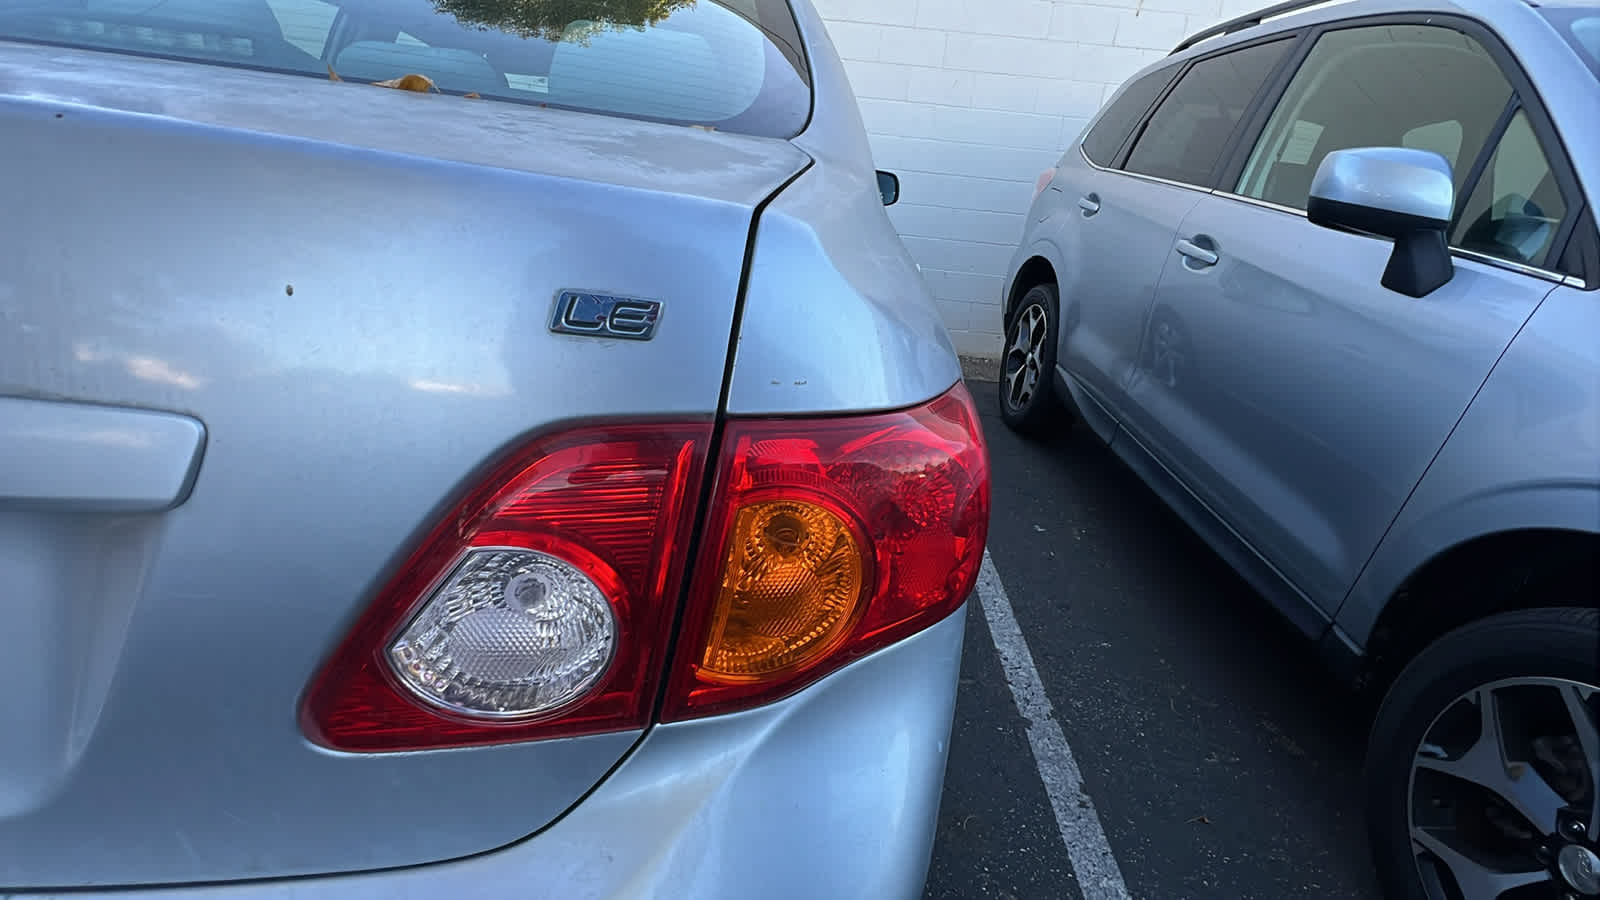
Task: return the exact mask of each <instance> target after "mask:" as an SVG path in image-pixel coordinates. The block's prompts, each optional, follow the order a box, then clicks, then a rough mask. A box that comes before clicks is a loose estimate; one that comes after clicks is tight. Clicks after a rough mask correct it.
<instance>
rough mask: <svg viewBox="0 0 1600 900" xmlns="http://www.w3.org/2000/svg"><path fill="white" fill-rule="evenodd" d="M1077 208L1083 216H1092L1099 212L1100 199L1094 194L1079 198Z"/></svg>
mask: <svg viewBox="0 0 1600 900" xmlns="http://www.w3.org/2000/svg"><path fill="white" fill-rule="evenodd" d="M1078 208H1079V209H1081V210H1083V214H1084V215H1086V216H1092V215H1094V214H1095V213H1097V212H1099V211H1100V198H1099V197H1097V196H1095V195H1094V194H1090V195H1089V196H1087V197H1079V198H1078Z"/></svg>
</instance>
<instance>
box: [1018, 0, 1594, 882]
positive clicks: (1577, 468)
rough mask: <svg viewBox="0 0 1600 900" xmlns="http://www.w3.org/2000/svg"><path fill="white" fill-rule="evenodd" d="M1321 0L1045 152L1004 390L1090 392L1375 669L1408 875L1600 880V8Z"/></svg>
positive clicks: (1207, 516)
mask: <svg viewBox="0 0 1600 900" xmlns="http://www.w3.org/2000/svg"><path fill="white" fill-rule="evenodd" d="M1312 6H1313V5H1312V4H1307V3H1303V2H1302V3H1294V4H1285V5H1281V6H1277V7H1273V8H1271V9H1268V10H1264V11H1262V12H1260V13H1256V14H1253V15H1250V16H1247V17H1244V18H1241V19H1238V20H1235V21H1232V22H1228V23H1226V24H1224V25H1222V26H1219V27H1217V28H1213V29H1210V30H1208V31H1205V32H1202V33H1201V34H1198V35H1195V36H1194V37H1192V38H1190V39H1189V40H1187V41H1185V42H1184V43H1183V44H1181V45H1180V46H1179V47H1178V48H1177V50H1176V51H1174V52H1173V54H1171V55H1170V56H1169V57H1167V58H1166V59H1164V60H1162V61H1161V62H1159V63H1156V64H1154V65H1152V66H1150V67H1148V68H1147V69H1145V70H1144V71H1142V72H1141V73H1139V74H1138V75H1136V76H1135V77H1134V78H1132V79H1131V80H1130V81H1129V82H1128V83H1127V84H1125V85H1124V86H1123V87H1122V89H1121V90H1120V91H1119V92H1118V93H1117V94H1116V95H1115V96H1114V97H1113V99H1112V101H1111V102H1110V103H1109V104H1108V106H1107V108H1106V109H1105V110H1104V111H1103V112H1102V113H1101V114H1100V115H1099V116H1098V118H1097V119H1096V120H1095V121H1093V122H1092V123H1091V124H1090V126H1089V127H1088V128H1087V129H1086V130H1085V132H1084V134H1083V137H1082V139H1081V140H1080V141H1079V142H1078V143H1077V144H1076V145H1075V146H1073V147H1071V148H1070V149H1069V150H1068V152H1067V153H1066V154H1065V156H1063V157H1062V159H1061V160H1060V162H1059V163H1058V165H1057V167H1056V168H1055V169H1053V170H1051V171H1050V172H1048V173H1046V174H1045V175H1044V176H1042V177H1041V178H1040V182H1039V188H1038V193H1037V195H1036V198H1035V200H1034V203H1033V206H1032V209H1031V210H1030V212H1029V215H1028V219H1027V223H1028V224H1027V230H1026V233H1025V235H1024V238H1023V241H1022V244H1021V246H1020V248H1019V249H1018V252H1017V254H1016V256H1015V258H1014V260H1013V262H1012V266H1011V270H1010V277H1009V278H1008V280H1007V285H1006V292H1005V305H1004V309H1005V326H1006V335H1007V342H1006V351H1005V363H1004V367H1003V375H1002V378H1001V385H1000V391H1001V406H1002V410H1003V413H1004V416H1005V419H1006V421H1007V423H1008V424H1010V425H1011V426H1012V427H1013V428H1015V429H1017V430H1019V431H1023V432H1028V433H1038V432H1040V431H1043V430H1045V429H1048V428H1050V427H1052V426H1054V425H1056V424H1058V423H1059V422H1061V421H1062V420H1063V416H1062V414H1061V412H1060V410H1061V409H1062V408H1063V407H1065V408H1066V409H1068V410H1070V412H1071V413H1072V414H1073V415H1075V417H1076V418H1077V419H1079V420H1081V421H1082V422H1083V423H1084V425H1086V426H1087V428H1088V430H1090V431H1092V432H1093V433H1094V434H1096V435H1097V436H1098V437H1099V438H1100V439H1102V440H1104V441H1106V442H1107V443H1109V444H1110V446H1111V448H1112V450H1113V451H1114V452H1115V453H1117V454H1118V455H1119V456H1120V457H1121V458H1122V459H1123V460H1125V461H1126V462H1127V464H1128V465H1129V466H1131V467H1132V468H1133V469H1134V470H1135V471H1137V472H1138V473H1139V474H1140V476H1141V477H1142V478H1143V479H1144V480H1145V481H1146V482H1147V483H1148V484H1149V485H1150V486H1151V487H1152V488H1153V489H1154V490H1155V491H1156V492H1157V493H1158V494H1159V495H1161V496H1162V497H1163V498H1164V499H1165V500H1166V502H1167V503H1169V504H1170V505H1171V506H1172V507H1173V508H1174V509H1175V510H1176V511H1177V512H1178V513H1179V514H1180V515H1182V516H1183V517H1184V518H1185V519H1186V520H1187V521H1188V522H1189V523H1190V524H1191V525H1192V526H1193V527H1194V528H1195V529H1196V530H1197V531H1198V532H1199V533H1200V534H1201V535H1202V536H1203V537H1204V538H1205V539H1206V540H1207V541H1208V542H1209V543H1210V544H1211V546H1212V547H1214V548H1215V549H1216V551H1217V552H1218V553H1219V554H1221V555H1222V556H1223V557H1225V558H1226V559H1227V560H1228V561H1229V562H1230V563H1231V564H1232V565H1233V566H1235V567H1236V568H1237V569H1238V570H1239V571H1240V572H1241V573H1242V574H1243V575H1244V576H1245V577H1246V578H1247V579H1249V581H1250V582H1251V583H1252V584H1253V585H1254V586H1255V587H1256V588H1257V589H1259V590H1260V592H1261V593H1262V594H1264V595H1265V596H1266V597H1267V598H1268V600H1269V601H1270V602H1272V603H1273V604H1274V605H1276V606H1277V608H1279V609H1280V610H1281V611H1282V612H1283V613H1284V614H1285V615H1286V616H1287V617H1288V618H1289V619H1290V620H1292V621H1293V622H1294V623H1295V624H1296V625H1298V626H1299V627H1300V628H1301V629H1303V630H1304V632H1305V633H1306V635H1307V636H1308V637H1310V638H1312V639H1314V640H1315V641H1316V644H1317V646H1318V647H1319V648H1321V650H1322V651H1323V653H1324V654H1325V655H1326V656H1327V657H1328V659H1329V661H1330V663H1331V664H1332V665H1333V666H1334V668H1335V669H1336V671H1338V672H1340V673H1341V674H1342V675H1344V676H1346V677H1348V678H1349V679H1350V680H1351V681H1352V682H1354V683H1355V684H1356V685H1358V686H1359V687H1362V688H1364V689H1367V690H1373V689H1376V690H1378V691H1381V692H1383V694H1384V700H1383V705H1382V708H1381V710H1380V711H1379V713H1378V718H1377V721H1376V723H1375V725H1374V730H1373V733H1372V737H1371V745H1370V748H1369V752H1368V801H1367V802H1368V813H1369V819H1370V827H1371V834H1372V841H1373V847H1374V850H1375V854H1376V857H1377V862H1378V864H1379V867H1380V868H1381V870H1382V873H1383V878H1384V881H1385V885H1386V887H1387V889H1388V891H1389V892H1390V894H1391V896H1394V897H1430V898H1466V900H1474V898H1490V897H1500V896H1502V895H1503V896H1506V897H1512V896H1516V897H1524V896H1526V897H1534V896H1551V897H1554V896H1572V895H1581V896H1593V895H1596V894H1600V789H1597V783H1600V724H1597V723H1600V688H1597V685H1600V613H1597V612H1596V610H1595V609H1594V608H1593V607H1594V605H1595V604H1596V602H1597V598H1600V581H1597V578H1596V572H1597V561H1600V296H1597V295H1596V293H1595V288H1596V287H1597V286H1600V239H1597V236H1596V227H1595V212H1594V200H1595V198H1596V196H1597V191H1600V124H1597V122H1600V120H1597V119H1596V115H1595V114H1596V112H1597V111H1600V6H1594V5H1589V6H1583V5H1566V4H1556V5H1548V4H1546V5H1540V6H1535V5H1533V4H1531V3H1527V2H1523V0H1465V2H1460V3H1450V2H1426V0H1425V2H1420V3H1419V2H1416V0H1406V2H1389V0H1370V2H1369V0H1357V2H1345V3H1335V4H1327V3H1322V4H1315V8H1312ZM1533 885H1540V887H1533ZM1523 886H1526V887H1523ZM1520 891H1532V893H1523V892H1520ZM1541 891H1544V892H1545V893H1541Z"/></svg>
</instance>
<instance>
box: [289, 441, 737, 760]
mask: <svg viewBox="0 0 1600 900" xmlns="http://www.w3.org/2000/svg"><path fill="white" fill-rule="evenodd" d="M710 433H711V427H710V426H709V425H670V426H663V425H649V426H623V427H608V428H595V429H585V430H580V431H575V432H569V433H565V434H562V435H558V436H555V437H551V438H547V439H543V440H540V441H538V442H536V443H535V444H533V445H532V446H530V447H528V448H526V450H525V451H524V452H521V453H519V454H517V455H516V456H515V458H513V459H512V460H511V461H510V462H509V463H508V464H507V465H505V466H503V467H501V468H500V469H498V470H497V471H495V472H494V473H492V474H491V475H490V476H489V478H488V479H487V480H486V481H485V486H484V487H483V488H481V489H480V490H478V491H477V492H476V493H474V494H473V495H472V496H470V497H468V498H467V500H466V501H465V502H463V503H462V504H461V505H460V506H459V507H457V508H456V509H455V510H454V511H453V512H452V514H451V515H450V516H449V517H447V518H446V519H445V521H444V523H443V524H442V525H440V526H439V527H438V528H437V529H435V530H434V532H433V533H432V534H431V535H430V536H429V537H428V538H427V540H426V541H424V543H423V544H422V546H421V548H420V549H418V550H417V552H416V553H415V554H413V555H412V557H411V558H410V559H409V560H408V561H407V562H406V564H405V565H404V566H402V567H401V569H400V573H399V575H398V576H396V577H395V578H394V580H393V581H392V582H391V583H390V584H389V585H388V586H387V587H386V588H384V590H383V591H382V593H381V594H380V595H379V597H378V599H377V600H376V601H375V602H374V603H373V604H372V605H371V606H370V607H369V609H368V610H367V612H366V614H365V615H364V616H363V617H362V618H361V619H360V620H359V621H358V622H357V623H356V625H355V627H354V629H353V630H352V631H351V633H350V635H349V636H348V637H347V638H346V639H345V641H344V643H343V644H342V645H341V646H340V647H339V649H338V650H337V651H336V652H335V653H334V655H333V657H332V658H331V660H330V661H329V662H328V664H327V665H326V666H325V667H324V669H323V671H322V672H321V673H320V674H319V676H318V678H317V679H316V681H315V682H314V683H313V684H312V687H311V690H310V693H309V694H308V696H307V698H306V702H305V704H304V706H303V710H302V725H303V727H304V729H305V731H306V733H307V734H308V735H309V736H310V737H311V738H312V739H313V740H315V741H317V742H318V743H321V744H323V745H325V746H328V747H332V748H335V749H339V750H349V751H385V750H417V749H426V748H436V747H449V746H460V745H467V744H488V743H503V742H508V741H526V740H533V739H538V738H548V737H558V736H570V735H577V734H589V733H595V732H602V731H615V730H624V729H630V728H641V727H643V726H644V725H645V724H647V722H648V720H649V717H650V711H651V705H652V703H653V702H654V700H655V698H656V696H657V692H658V687H659V685H660V680H659V679H660V673H661V671H662V668H663V666H664V665H665V660H664V659H663V658H662V651H663V649H664V647H665V646H666V641H665V635H666V633H667V630H668V629H669V628H670V627H671V622H672V611H673V609H674V608H675V605H676V603H677V600H678V597H679V596H680V592H681V587H682V578H683V574H684V557H685V556H686V555H687V546H686V545H687V536H688V535H689V533H690V529H691V527H692V524H693V516H694V512H695V510H694V500H695V498H696V497H698V495H699V494H698V492H699V487H700V478H701V472H702V468H703V460H704V457H705V454H706V452H707V450H706V448H707V445H708V442H709V440H710Z"/></svg>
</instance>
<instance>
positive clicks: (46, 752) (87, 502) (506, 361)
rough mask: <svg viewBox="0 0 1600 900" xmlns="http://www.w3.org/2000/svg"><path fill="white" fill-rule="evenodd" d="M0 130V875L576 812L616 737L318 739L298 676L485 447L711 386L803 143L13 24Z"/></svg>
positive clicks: (95, 871)
mask: <svg viewBox="0 0 1600 900" xmlns="http://www.w3.org/2000/svg"><path fill="white" fill-rule="evenodd" d="M0 133H3V134H4V135H5V140H4V141H0V198H3V205H4V208H5V209H6V211H7V215H6V216H5V218H4V219H0V248H4V249H3V250H0V398H11V399H9V400H6V401H5V402H6V403H9V404H13V405H11V406H3V405H0V419H3V420H0V450H5V451H6V452H7V453H8V454H10V455H11V456H12V457H13V458H8V460H7V464H8V465H13V464H14V460H15V459H21V460H23V463H22V464H21V465H20V466H19V467H18V469H17V471H21V469H22V468H26V469H27V472H26V473H25V474H28V475H30V476H35V475H36V476H38V478H39V479H43V480H37V479H32V478H31V477H30V478H21V477H20V476H19V477H15V478H0V594H3V598H4V604H3V606H4V608H5V609H6V610H7V615H8V616H9V617H11V621H10V622H9V623H8V625H9V626H10V627H11V628H12V629H13V631H12V633H13V635H14V640H18V641H19V642H20V643H19V646H25V647H26V650H24V651H21V656H20V657H18V658H14V659H12V660H10V661H11V662H12V663H13V665H12V667H11V671H12V674H11V683H10V685H9V689H8V691H7V692H6V696H5V697H4V698H0V887H4V888H11V889H27V888H33V887H40V886H51V887H76V886H84V885H121V884H149V883H168V884H171V883H183V882H193V881H218V880H231V879H240V878H260V877H273V876H284V875H294V874H304V873H315V872H334V871H350V870H360V869H369V868H380V867H390V866H399V865H409V864H416V863H423V862H429V861H435V860H441V859H447V858H452V857H458V856H463V855H467V854H472V853H476V852H480V851H484V850H487V849H491V848H494V847H497V846H501V845H504V844H506V843H508V842H511V841H514V840H517V839H520V838H522V837H524V836H525V835H528V834H530V833H532V832H534V831H536V830H538V829H539V828H540V827H542V826H543V825H545V824H547V823H548V822H550V821H551V820H552V819H554V818H555V817H556V816H558V815H559V814H560V813H561V812H562V811H563V810H565V809H566V808H568V807H569V806H570V805H571V804H573V803H575V802H576V801H577V800H578V799H579V798H580V797H581V796H582V795H583V794H584V793H585V792H586V791H587V790H588V789H589V788H590V787H592V786H593V785H594V784H595V783H596V782H597V781H598V780H599V779H601V778H602V777H603V776H604V774H605V773H606V772H607V771H608V770H609V769H610V768H611V767H612V766H613V765H614V764H615V763H616V762H617V760H619V759H620V758H621V757H622V755H623V754H624V753H626V751H627V749H628V748H629V747H630V746H631V745H632V743H633V742H634V740H635V739H636V738H637V736H638V735H637V733H621V734H605V735H596V736H590V737H582V738H575V739H566V740H555V741H547V742H539V743H533V744H522V745H506V746H497V747H488V748H473V749H460V750H446V751H435V752H422V753H398V754H373V755H366V754H342V753H336V752H331V751H328V750H325V749H321V748H318V747H316V746H314V745H312V744H311V743H309V742H308V741H307V740H306V739H305V738H304V736H303V735H302V733H301V731H300V727H299V724H298V722H297V719H296V715H297V711H298V706H299V702H300V699H301V696H302V694H303V692H304V690H305V688H306V686H307V684H308V683H309V681H310V680H311V679H312V678H313V676H314V675H315V673H316V672H317V670H318V668H319V667H320V665H321V664H322V662H323V661H324V660H325V659H326V657H327V654H328V653H329V652H330V651H331V650H332V648H333V647H334V646H335V645H336V644H337V643H338V641H339V640H340V639H341V638H342V637H343V636H344V634H345V632H346V630H347V629H348V628H349V626H350V624H351V623H352V622H353V621H354V620H355V618H356V616H357V614H358V613H359V612H360V611H361V609H362V608H363V606H364V604H365V603H366V602H368V601H369V600H370V599H371V598H372V596H373V595H374V593H375V592H376V591H377V590H378V589H379V588H380V587H381V586H382V585H383V583H384V582H385V581H386V580H387V579H388V578H389V577H390V576H391V575H392V574H393V572H394V569H395V567H396V566H398V565H399V564H400V563H401V562H402V561H403V560H404V559H405V557H406V555H407V553H408V552H409V550H410V549H411V547H412V546H414V544H415V542H416V541H417V540H419V539H420V537H421V536H422V534H424V533H425V532H426V531H427V530H428V529H429V528H430V527H432V526H433V524H435V522H436V521H437V517H438V516H440V515H441V514H442V513H443V512H444V511H445V510H446V509H447V508H448V507H449V505H450V503H451V502H452V501H453V500H454V499H455V498H456V497H457V496H458V495H459V494H460V493H461V492H462V491H463V490H464V489H465V488H466V487H468V486H469V485H471V484H472V483H473V481H474V479H475V478H476V477H478V476H479V475H480V474H481V473H482V471H483V470H484V469H485V468H486V467H487V466H488V465H489V464H490V463H491V462H492V461H493V460H494V459H495V458H496V457H497V455H498V454H500V453H502V452H503V451H505V450H506V449H507V448H509V447H511V446H513V445H516V444H519V443H520V442H521V441H522V440H524V439H525V438H526V437H527V436H528V435H529V434H530V433H533V432H537V431H539V430H541V429H545V428H549V427H554V426H556V425H558V424H566V423H573V422H577V421H582V420H590V419H597V418H600V419H612V418H624V419H629V418H631V419H638V418H643V417H662V416H664V417H672V418H678V419H694V418H699V419H704V420H709V419H710V418H711V417H712V416H714V415H715V414H716V412H717V409H718V404H719V399H720V392H721V387H722V382H723V377H724V369H725V365H726V362H727V352H728V345H729V339H730V329H731V328H732V323H733V313H734V308H735V303H736V300H737V293H738V285H739V279H740V273H741V267H742V264H743V260H744V255H745V245H746V242H747V240H748V236H749V234H750V229H751V218H752V215H753V214H754V210H755V208H756V207H757V206H758V204H760V203H761V201H763V200H764V199H765V198H767V197H768V196H770V195H771V194H772V193H773V192H775V191H776V190H778V189H779V188H780V187H781V186H782V185H783V184H784V183H785V182H786V181H787V180H788V179H790V178H791V177H792V176H793V175H794V174H795V173H797V172H799V171H801V170H802V169H803V168H804V167H805V166H806V165H807V164H808V158H807V157H806V156H805V155H804V154H803V153H801V152H800V151H799V150H797V149H796V148H795V147H793V146H792V145H791V144H789V143H788V142H786V141H781V140H775V139H766V138H756V137H745V136H738V135H727V134H720V133H711V132H707V131H704V130H700V129H693V128H684V127H677V126H668V125H658V124H651V123H644V122H637V121H631V120H624V119H619V118H609V117H604V116H598V115H588V114H581V113H569V112H562V111H557V110H542V109H537V108H530V107H520V106H514V105H509V104H501V103H492V102H488V101H474V100H470V99H463V98H459V97H450V96H441V95H426V94H408V93H404V92H400V91H390V90H384V89H381V88H375V87H371V86H368V85H358V84H352V83H332V82H319V81H317V80H313V79H307V78H304V77H295V76H283V75H275V74H269V73H258V72H250V71H242V70H229V69H219V68H212V67H206V66H201V65H194V64H186V63H177V62H165V61H158V60H148V59H136V58H129V57H121V56H115V55H110V54H102V53H96V52H91V51H79V50H65V49H53V48H41V47H35V46H26V45H21V44H12V43H5V42H0ZM569 289H576V290H591V291H604V292H607V293H610V294H615V295H619V296H624V297H636V298H647V299H651V300H656V301H659V302H660V303H661V304H662V310H661V316H660V319H659V322H658V325H657V330H656V333H655V336H654V338H653V339H652V340H648V341H639V340H608V339H599V338H594V337H583V336H574V335H570V334H557V333H554V332H552V330H551V328H550V320H551V314H552V309H553V306H554V301H555V298H556V297H557V295H558V293H560V292H561V291H563V290H569ZM17 398H25V399H26V401H27V403H28V407H27V410H28V411H27V414H26V415H21V414H16V413H15V411H16V410H18V409H21V407H20V406H16V405H15V404H18V403H21V402H22V401H21V400H19V399H17ZM8 411H9V413H11V414H10V415H9V418H6V417H7V416H8ZM136 414H137V415H136ZM130 417H131V418H130ZM18 422H27V423H30V424H29V426H28V427H27V428H23V427H20V426H16V427H9V428H8V426H15V424H16V423H18ZM40 423H42V424H40ZM152 436H154V437H152ZM151 440H155V441H156V444H157V446H155V447H154V448H152V446H151V445H150V442H151ZM119 442H121V444H122V445H125V446H120V448H119ZM141 442H142V443H141ZM80 445H93V446H94V447H95V449H94V451H93V452H90V453H86V454H85V453H78V454H73V453H63V452H58V451H59V448H61V447H72V446H80ZM52 448H57V449H52ZM85 460H88V461H89V462H90V463H92V464H93V467H94V468H95V469H96V470H97V471H98V470H104V469H111V470H118V471H122V472H124V473H125V474H124V475H121V476H119V477H118V478H106V477H104V472H103V471H100V472H99V474H98V475H96V477H88V476H87V474H86V470H85V465H86V464H85V462H84V461H85ZM25 483H26V484H32V485H35V486H33V487H25V486H22V485H24V484H25ZM40 485H43V486H40ZM129 498H132V499H131V500H130V499H129ZM663 637H664V636H663ZM85 847H96V848H99V849H97V851H96V852H94V853H84V852H83V848H85Z"/></svg>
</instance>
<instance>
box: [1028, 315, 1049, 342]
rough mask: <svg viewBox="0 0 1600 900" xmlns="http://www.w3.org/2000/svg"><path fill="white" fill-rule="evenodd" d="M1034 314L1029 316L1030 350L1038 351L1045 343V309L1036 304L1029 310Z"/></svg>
mask: <svg viewBox="0 0 1600 900" xmlns="http://www.w3.org/2000/svg"><path fill="white" fill-rule="evenodd" d="M1029 312H1030V313H1032V315H1030V316H1029V317H1028V352H1029V353H1033V352H1036V351H1037V350H1038V349H1039V347H1040V346H1042V345H1043V344H1044V332H1045V316H1044V310H1042V309H1040V308H1039V307H1037V306H1035V307H1034V308H1033V309H1031V310H1029Z"/></svg>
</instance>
